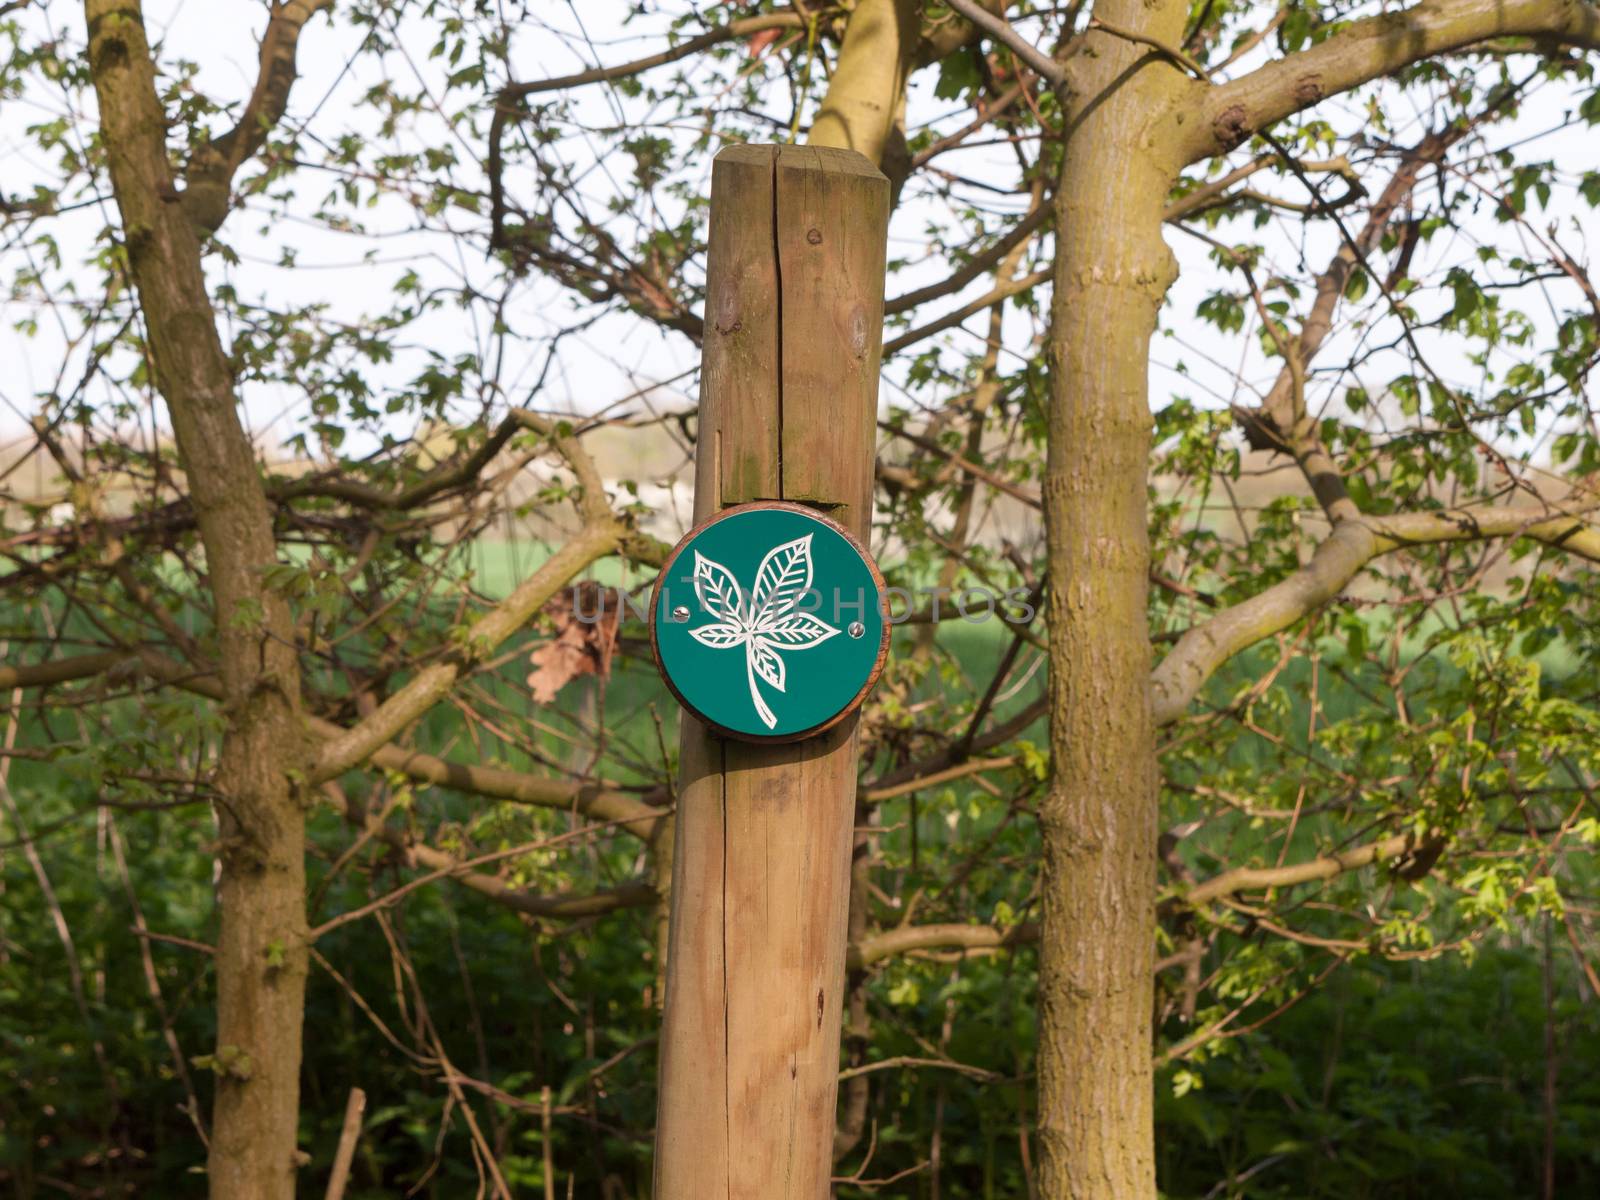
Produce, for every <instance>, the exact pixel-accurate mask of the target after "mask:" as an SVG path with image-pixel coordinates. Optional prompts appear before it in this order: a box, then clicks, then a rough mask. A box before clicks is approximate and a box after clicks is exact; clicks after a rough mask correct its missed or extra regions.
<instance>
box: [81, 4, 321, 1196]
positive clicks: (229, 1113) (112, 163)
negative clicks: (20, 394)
mask: <svg viewBox="0 0 1600 1200" xmlns="http://www.w3.org/2000/svg"><path fill="white" fill-rule="evenodd" d="M86 8H87V12H88V18H89V61H90V69H91V71H92V73H93V77H94V84H95V92H96V95H97V97H98V100H99V106H100V121H101V130H102V134H103V137H104V142H105V154H106V163H107V167H108V169H109V171H110V175H111V182H112V187H113V190H114V191H115V194H116V200H117V206H118V209H119V210H120V212H121V216H122V228H123V236H124V240H125V244H126V249H127V256H128V270H129V273H130V275H131V276H132V279H133V282H134V285H135V287H136V288H137V290H138V295H139V303H140V307H141V308H142V310H143V313H144V318H145V324H146V328H147V329H148V336H149V346H148V352H149V355H150V358H151V362H152V366H153V368H154V374H155V380H156V385H157V387H158V388H159V389H160V391H161V395H162V396H163V398H164V399H165V400H166V402H167V407H168V411H169V412H170V414H171V419H172V430H173V434H174V436H175V438H176V440H177V446H178V454H179V457H180V459H181V461H182V464H183V470H184V474H185V477H186V480H187V484H188V488H189V496H190V499H191V501H192V503H193V505H194V509H195V514H196V517H197V519H198V524H199V527H200V538H201V541H202V543H203V544H204V547H205V555H206V568H207V572H208V576H209V581H210V587H211V592H212V600H213V607H214V613H215V620H216V640H217V654H218V664H217V665H218V668H219V671H220V674H221V677H222V684H223V691H224V709H223V711H224V713H225V715H226V718H227V725H226V731H225V733H224V735H223V740H222V748H221V757H220V761H219V768H218V772H217V790H218V792H219V795H220V799H219V800H218V803H217V816H218V821H219V824H220V829H221V839H220V849H219V851H218V853H219V856H220V859H221V878H220V881H219V883H218V886H217V901H218V905H219V907H220V910H221V927H220V931H219V934H218V939H217V950H216V958H215V966H216V977H217V1047H216V1051H215V1055H214V1070H215V1072H216V1077H217V1080H216V1102H215V1112H214V1116H213V1123H212V1136H211V1156H210V1164H209V1170H210V1176H211V1196H212V1197H213V1198H214V1200H289V1198H290V1197H292V1196H293V1195H294V1183H295V1165H296V1157H297V1150H296V1146H295V1126H296V1119H297V1115H298V1106H299V1077H300V1026H301V1013H302V1002H303V997H304V992H305V976H306V959H307V954H306V936H305V935H306V924H305V863H304V848H305V820H304V813H303V808H302V797H301V795H300V794H299V789H298V788H297V787H296V786H295V784H294V783H293V779H294V778H295V775H294V773H295V772H296V771H299V770H303V769H304V768H305V766H306V762H305V756H304V753H303V749H302V744H303V736H304V735H303V729H302V722H301V715H300V702H299V695H300V677H299V666H298V662H297V659H296V656H295V648H294V625H293V621H292V619H291V615H290V613H289V609H288V606H287V605H286V604H285V603H284V601H283V600H282V599H281V598H280V597H278V596H276V595H274V594H273V593H272V592H270V591H269V590H268V589H267V588H266V586H265V579H264V576H263V571H264V568H266V567H269V566H271V565H272V564H273V563H275V562H276V561H277V553H276V550H277V548H276V543H275V540H274V537H273V532H272V513H271V510H270V508H269V506H268V504H267V500H266V495H265V492H264V491H263V489H262V486H261V481H260V474H259V471H258V470H257V465H256V461H255V455H254V451H253V449H252V447H251V444H250V440H249V438H248V437H247V436H246V435H245V432H244V429H243V427H242V425H241V424H240V421H239V415H238V411H237V401H236V397H235V395H234V390H233V374H232V370H231V368H230V367H229V364H228V359H227V355H226V354H225V353H224V350H223V347H222V342H221V339H220V338H219V336H218V334H217V328H216V318H215V314H214V312H213V310H212V307H211V301H210V297H209V295H208V293H207V290H206V283H205V275H204V272H203V271H202V269H201V261H200V241H199V238H198V236H197V234H196V232H195V230H194V228H193V227H192V226H191V225H190V223H189V220H188V218H187V217H186V216H185V213H184V206H183V205H182V204H181V203H180V202H179V201H180V197H179V194H178V192H177V190H176V189H175V187H174V184H173V177H172V170H171V165H170V163H169V161H168V158H167V149H166V118H165V113H164V112H163V110H162V107H161V103H160V100H159V98H158V96H157V93H156V89H155V71H154V67H153V65H152V62H151V58H150V48H149V45H148V43H147V41H146V38H145V31H144V24H143V18H142V14H141V12H140V6H139V4H138V2H137V0H87V4H86Z"/></svg>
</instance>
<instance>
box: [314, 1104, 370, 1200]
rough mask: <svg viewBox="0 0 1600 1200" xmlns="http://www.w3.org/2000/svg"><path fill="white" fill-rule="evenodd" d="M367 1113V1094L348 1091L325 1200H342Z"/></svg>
mask: <svg viewBox="0 0 1600 1200" xmlns="http://www.w3.org/2000/svg"><path fill="white" fill-rule="evenodd" d="M366 1111H367V1094H366V1093H365V1092H363V1091H362V1090H361V1089H360V1088H358V1087H353V1088H351V1089H350V1099H349V1100H348V1101H347V1102H346V1103H345V1106H344V1128H342V1129H341V1130H339V1148H338V1150H336V1151H334V1155H333V1170H332V1171H330V1172H329V1174H328V1190H327V1192H325V1193H324V1197H325V1200H344V1189H345V1185H346V1184H347V1183H349V1182H350V1162H351V1160H352V1159H354V1158H355V1153H356V1142H357V1141H358V1140H359V1139H360V1137H361V1117H362V1115H363V1114H364V1113H365V1112H366Z"/></svg>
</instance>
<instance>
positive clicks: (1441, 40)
mask: <svg viewBox="0 0 1600 1200" xmlns="http://www.w3.org/2000/svg"><path fill="white" fill-rule="evenodd" d="M1503 37H1527V38H1548V39H1553V40H1555V41H1557V42H1559V43H1562V44H1565V45H1574V46H1583V47H1586V48H1589V49H1596V48H1600V8H1596V7H1595V5H1594V4H1592V3H1588V2H1587V0H1500V2H1499V3H1494V4H1486V3H1484V2H1483V0H1423V3H1421V4H1416V5H1413V6H1412V7H1410V8H1408V9H1404V10H1402V11H1400V12H1390V13H1382V14H1380V15H1379V16H1375V17H1369V18H1367V19H1366V20H1363V21H1355V22H1353V23H1352V24H1350V25H1349V26H1347V27H1346V28H1344V29H1342V30H1340V31H1339V32H1338V33H1335V34H1334V35H1333V36H1331V37H1329V38H1327V39H1325V40H1324V41H1321V42H1318V43H1317V44H1316V45H1314V46H1311V47H1309V48H1308V49H1305V50H1301V51H1299V52H1297V53H1295V54H1290V55H1287V56H1285V57H1284V58H1280V59H1277V60H1276V61H1274V62H1270V63H1268V64H1267V65H1266V66H1263V67H1260V68H1258V69H1257V70H1254V71H1252V72H1250V73H1249V74H1248V75H1244V76H1242V77H1241V78H1239V79H1236V80H1233V81H1232V82H1231V83H1225V84H1222V85H1221V86H1219V87H1215V88H1211V89H1205V88H1201V89H1200V100H1201V103H1200V105H1199V112H1198V113H1197V114H1196V115H1197V117H1198V119H1197V120H1194V121H1191V122H1188V133H1187V136H1186V140H1185V144H1184V146H1183V148H1182V149H1183V155H1184V159H1185V160H1186V161H1188V162H1193V161H1195V160H1197V159H1201V158H1209V157H1211V156H1212V155H1215V154H1221V153H1225V152H1227V151H1229V150H1232V149H1233V148H1234V147H1235V146H1237V145H1239V144H1240V143H1241V142H1243V141H1244V140H1245V139H1246V138H1248V137H1250V135H1251V134H1253V133H1255V132H1256V131H1257V130H1260V129H1266V128H1269V127H1270V126H1272V125H1273V124H1274V123H1276V122H1277V121H1281V120H1282V119H1283V118H1284V117H1287V116H1290V115H1292V114H1294V113H1297V112H1299V111H1301V110H1302V109H1306V108H1310V107H1311V106H1312V105H1314V104H1317V103H1319V102H1320V101H1321V100H1323V99H1324V98H1325V97H1328V96H1336V95H1338V94H1340V93H1341V92H1347V91H1349V90H1350V89H1351V88H1355V87H1359V86H1361V85H1362V84H1364V83H1369V82H1371V81H1372V80H1374V79H1378V78H1381V77H1382V76H1385V75H1390V74H1393V73H1394V72H1396V71H1398V70H1400V69H1402V68H1403V67H1407V66H1409V65H1411V64H1412V63H1415V62H1420V61H1422V60H1423V59H1427V58H1434V57H1436V56H1438V55H1441V54H1448V53H1450V52H1452V51H1455V50H1462V49H1465V48H1467V47H1470V46H1473V45H1474V44H1476V43H1480V42H1485V41H1488V40H1490V39H1492V38H1503Z"/></svg>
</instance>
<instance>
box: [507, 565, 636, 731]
mask: <svg viewBox="0 0 1600 1200" xmlns="http://www.w3.org/2000/svg"><path fill="white" fill-rule="evenodd" d="M574 601H576V603H574ZM602 605H603V606H604V607H603V608H602ZM544 611H545V614H546V615H547V616H549V617H550V618H551V621H552V623H553V624H554V626H555V633H554V635H553V636H552V637H551V638H550V639H549V640H548V641H544V642H540V643H539V645H538V646H536V647H535V648H534V650H533V653H532V654H530V655H529V656H528V658H529V661H530V662H531V663H532V664H533V671H532V672H531V673H530V674H529V675H528V687H529V688H530V689H531V690H532V692H533V698H534V699H535V700H537V701H538V702H539V703H540V704H549V703H550V702H551V701H552V700H554V699H555V698H556V693H557V692H559V691H560V690H561V689H562V688H564V687H566V686H567V684H569V683H571V682H572V681H573V680H574V679H577V678H578V677H579V676H582V675H597V676H599V677H600V678H601V679H604V678H606V677H607V676H609V675H610V674H611V656H612V655H613V654H614V653H615V652H616V648H617V631H618V629H619V628H620V627H621V624H622V598H621V597H620V596H618V595H617V594H616V592H615V591H614V590H613V589H611V588H602V587H601V586H600V585H599V584H597V583H580V584H578V585H577V586H576V587H574V588H569V589H568V590H567V591H564V592H561V593H560V594H559V595H557V596H556V598H555V599H553V600H551V601H550V603H549V604H547V605H546V606H545V610H544ZM580 613H581V614H582V619H581V620H580V619H579V614H580Z"/></svg>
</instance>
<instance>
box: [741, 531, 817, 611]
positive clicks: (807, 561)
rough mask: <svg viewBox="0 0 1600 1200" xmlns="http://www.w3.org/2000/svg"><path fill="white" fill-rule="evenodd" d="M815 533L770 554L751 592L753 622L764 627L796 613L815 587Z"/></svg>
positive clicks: (775, 548)
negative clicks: (807, 594)
mask: <svg viewBox="0 0 1600 1200" xmlns="http://www.w3.org/2000/svg"><path fill="white" fill-rule="evenodd" d="M811 538H812V535H811V534H809V533H808V534H806V535H805V537H801V538H795V540H794V541H792V542H785V543H784V544H783V545H781V546H775V547H773V548H772V549H771V550H769V551H767V556H766V557H765V558H763V559H762V560H761V566H760V567H758V568H757V569H756V586H755V589H754V590H753V591H752V592H751V593H750V623H751V625H752V626H756V625H761V624H762V623H763V622H765V621H770V620H774V619H776V618H778V617H781V616H783V615H784V614H786V613H788V612H789V611H790V610H792V609H793V608H794V607H795V605H796V604H798V603H799V602H800V597H801V595H803V594H804V593H805V591H806V590H807V589H808V588H809V587H810V586H811Z"/></svg>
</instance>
